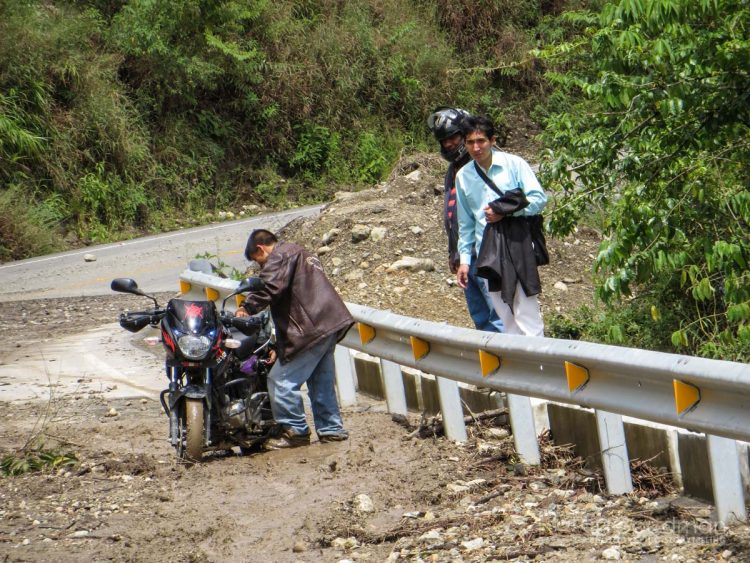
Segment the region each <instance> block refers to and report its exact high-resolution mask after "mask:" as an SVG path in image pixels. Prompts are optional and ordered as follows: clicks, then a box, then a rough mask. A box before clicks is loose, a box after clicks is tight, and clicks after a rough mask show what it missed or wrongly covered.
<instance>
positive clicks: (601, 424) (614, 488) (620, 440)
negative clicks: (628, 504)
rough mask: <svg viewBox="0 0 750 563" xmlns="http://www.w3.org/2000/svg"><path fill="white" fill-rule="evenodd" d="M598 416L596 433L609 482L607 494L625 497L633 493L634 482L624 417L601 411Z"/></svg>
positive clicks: (605, 477) (606, 479)
mask: <svg viewBox="0 0 750 563" xmlns="http://www.w3.org/2000/svg"><path fill="white" fill-rule="evenodd" d="M594 412H595V414H596V431H597V432H598V434H599V446H600V447H601V449H602V467H603V468H604V479H605V481H606V482H607V492H608V493H609V494H611V495H624V494H626V493H629V492H632V490H633V480H632V478H631V476H630V458H629V457H628V446H627V444H626V443H625V427H624V426H623V424H622V416H620V415H619V414H614V413H611V412H605V411H600V410H595V411H594Z"/></svg>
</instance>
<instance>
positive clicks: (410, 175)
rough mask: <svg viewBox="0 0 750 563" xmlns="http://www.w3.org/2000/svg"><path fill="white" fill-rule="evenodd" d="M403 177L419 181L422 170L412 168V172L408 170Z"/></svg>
mask: <svg viewBox="0 0 750 563" xmlns="http://www.w3.org/2000/svg"><path fill="white" fill-rule="evenodd" d="M405 177H406V179H407V180H410V181H411V182H419V180H421V179H422V171H421V170H413V171H412V172H409V173H408V174H407V175H406V176H405Z"/></svg>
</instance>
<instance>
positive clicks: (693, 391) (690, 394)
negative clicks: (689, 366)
mask: <svg viewBox="0 0 750 563" xmlns="http://www.w3.org/2000/svg"><path fill="white" fill-rule="evenodd" d="M672 385H673V387H674V405H675V408H676V409H677V415H678V416H680V415H683V414H685V413H686V412H688V411H690V410H692V409H693V408H695V406H696V405H697V404H698V403H700V401H701V390H700V389H698V388H697V387H696V386H695V385H693V384H691V383H685V382H684V381H680V380H678V379H673V380H672Z"/></svg>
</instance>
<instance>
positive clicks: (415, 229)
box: [409, 226, 424, 235]
mask: <svg viewBox="0 0 750 563" xmlns="http://www.w3.org/2000/svg"><path fill="white" fill-rule="evenodd" d="M409 230H410V231H411V232H412V233H414V234H415V235H421V234H422V233H423V232H424V231H423V230H422V227H417V226H413V227H409Z"/></svg>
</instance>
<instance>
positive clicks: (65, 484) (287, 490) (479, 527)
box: [0, 155, 750, 562]
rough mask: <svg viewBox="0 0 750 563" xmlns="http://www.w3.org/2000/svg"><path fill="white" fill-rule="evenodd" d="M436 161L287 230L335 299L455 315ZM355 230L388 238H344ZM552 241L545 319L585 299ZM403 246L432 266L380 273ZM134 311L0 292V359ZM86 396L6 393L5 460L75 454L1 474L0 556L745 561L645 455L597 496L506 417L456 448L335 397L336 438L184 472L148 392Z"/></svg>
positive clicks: (573, 263) (570, 252) (1, 416)
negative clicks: (344, 435)
mask: <svg viewBox="0 0 750 563" xmlns="http://www.w3.org/2000/svg"><path fill="white" fill-rule="evenodd" d="M443 169H444V167H443V163H442V162H441V161H440V160H439V159H436V158H434V157H431V156H425V155H415V156H414V157H412V158H405V159H404V160H403V161H402V163H401V165H400V166H399V168H397V170H396V171H395V172H394V175H393V177H392V178H391V179H390V180H389V182H387V183H384V184H383V185H381V186H379V187H378V188H375V189H372V190H367V191H364V192H360V193H358V194H341V195H339V196H338V197H337V198H336V200H335V201H334V202H332V204H330V205H329V206H328V208H327V209H326V210H325V211H324V212H323V213H322V215H321V217H320V218H319V219H317V220H307V221H298V222H296V223H294V224H292V225H291V226H290V227H289V228H288V229H286V231H285V233H284V236H285V238H287V239H291V240H295V241H298V242H302V243H304V244H305V245H306V246H308V247H309V248H312V249H316V250H317V251H319V253H320V255H321V258H322V260H323V262H324V264H325V266H326V269H327V271H328V272H329V275H330V276H331V278H332V280H333V281H334V283H335V284H336V286H337V287H338V289H339V291H340V292H341V293H342V295H343V296H344V297H345V299H347V300H348V301H352V302H356V303H361V304H365V305H370V306H373V307H377V308H381V309H390V310H392V311H395V312H398V313H402V314H407V315H415V316H419V317H421V318H426V319H431V320H435V321H445V322H448V323H451V324H456V325H460V326H470V319H469V317H468V315H467V313H466V310H465V304H464V302H463V296H462V294H461V292H460V290H459V289H458V288H457V287H455V285H454V284H453V283H452V278H453V276H452V275H451V274H450V272H448V270H447V265H446V264H445V262H446V260H445V238H444V234H443V232H442V229H441V227H440V222H439V217H440V209H441V202H442V193H441V192H440V186H441V184H442V181H441V173H442V171H443ZM414 171H418V172H419V174H412V176H411V177H408V178H407V174H410V173H413V172H414ZM355 225H364V226H365V227H368V228H370V229H372V228H375V227H380V228H382V229H385V232H384V233H383V231H382V230H381V231H380V234H381V235H383V236H382V238H380V239H379V240H375V239H374V238H373V237H372V236H370V237H367V238H365V239H362V240H357V241H355V240H354V237H353V236H352V234H353V230H354V227H355ZM334 229H338V232H337V233H335V234H334V235H333V236H332V237H328V238H326V243H325V244H324V242H323V238H324V236H325V235H328V234H330V233H331V231H332V230H334ZM548 242H549V247H550V254H551V257H552V264H550V266H548V267H546V268H544V269H542V279H543V283H544V290H543V291H544V293H543V295H542V297H541V302H542V308H543V312H544V314H545V315H551V314H554V313H562V314H565V313H569V312H572V311H573V310H575V308H576V307H578V306H580V305H581V304H591V303H593V297H592V296H593V283H592V279H591V273H590V270H591V262H592V260H593V257H594V255H595V253H596V250H597V246H598V244H599V235H598V233H597V232H596V231H595V230H593V229H581V230H580V231H579V232H578V233H576V234H574V235H573V236H571V237H569V238H567V239H565V240H550V241H548ZM404 256H413V257H416V258H424V259H430V260H432V261H433V263H434V266H435V267H434V269H432V270H428V271H425V272H423V273H420V272H414V271H404V270H391V271H389V266H390V265H391V264H392V263H393V262H394V261H395V260H397V259H398V258H400V257H404ZM161 297H168V296H167V295H163V296H161ZM142 305H143V301H142V300H141V299H138V298H134V297H129V296H104V297H97V298H86V299H66V300H55V299H51V300H39V301H27V302H11V303H0V332H2V334H3V335H4V338H3V339H2V340H0V365H2V363H4V362H6V361H10V360H9V359H10V358H18V357H22V356H31V355H33V354H34V353H35V352H36V349H37V346H38V344H39V343H43V342H44V341H46V340H50V339H54V338H55V337H56V336H58V335H59V334H61V333H64V334H75V333H76V332H82V331H84V330H86V329H88V328H91V327H92V326H99V325H101V324H104V323H111V322H113V321H114V320H115V319H116V318H117V313H118V312H119V311H120V310H122V309H125V308H131V309H134V308H138V307H140V306H142ZM160 376H161V374H158V373H155V374H154V377H160ZM3 383H4V384H12V382H3ZM86 396H87V397H88V398H84V395H83V394H82V393H80V394H79V393H76V392H73V393H71V394H68V395H66V396H61V397H55V396H52V397H50V399H49V400H47V401H43V402H13V403H3V404H2V409H0V421H1V423H0V456H6V455H14V456H19V455H20V453H21V450H22V448H23V446H24V445H25V444H27V443H29V444H30V446H32V445H34V444H36V443H37V442H36V441H35V439H40V440H43V442H44V444H45V447H47V448H50V449H53V450H54V451H55V452H57V453H61V452H70V453H72V454H74V455H75V457H76V461H75V463H73V464H72V465H70V466H64V467H57V468H49V467H47V468H46V469H44V470H43V471H41V472H36V473H29V474H25V475H20V476H15V477H0V561H144V562H156V561H258V562H266V561H278V562H286V561H290V562H295V561H300V562H313V561H343V560H347V561H385V560H407V561H498V560H499V561H504V560H522V561H523V560H538V561H556V560H564V561H584V560H586V561H593V560H600V559H615V560H616V559H630V560H643V561H665V560H666V561H696V562H697V561H706V560H719V561H721V560H742V561H744V560H750V549H749V547H750V543H749V542H750V534H749V533H748V528H747V527H746V526H739V527H734V528H730V529H720V528H719V527H717V526H716V525H715V524H714V523H712V521H711V518H710V515H711V507H709V506H707V505H703V504H700V503H696V502H691V501H688V500H685V499H679V498H678V497H676V496H675V495H674V494H673V491H671V490H670V489H669V487H668V482H669V479H668V476H667V475H664V474H663V472H661V471H660V470H659V469H658V468H649V469H648V470H646V469H644V470H643V471H642V473H641V474H639V475H638V485H639V489H638V490H637V491H636V493H634V494H632V495H628V496H624V497H608V496H607V495H606V494H604V493H603V492H602V490H601V487H602V480H601V476H599V475H596V474H594V473H591V472H589V471H587V470H586V469H585V468H584V467H583V464H582V462H581V460H576V459H575V458H572V456H571V454H570V451H569V449H567V448H564V447H559V446H552V445H551V442H550V441H549V440H545V441H544V443H543V452H544V454H543V458H544V462H543V465H542V466H541V467H540V468H528V467H525V466H523V465H520V464H519V463H518V460H517V458H516V456H515V454H514V452H513V447H512V437H510V436H509V428H508V427H507V426H506V425H505V418H504V417H503V416H498V417H494V418H489V419H487V420H484V421H482V422H481V424H472V425H470V428H469V432H470V439H469V441H468V442H467V443H466V444H464V445H458V444H453V443H451V442H449V441H447V440H446V439H445V438H443V437H441V436H439V435H438V436H431V435H429V432H426V433H425V434H426V437H419V436H418V435H415V434H414V428H415V425H418V424H419V422H420V420H419V415H418V413H414V414H413V415H412V416H411V417H410V420H409V423H410V424H411V426H409V427H405V426H404V425H403V424H399V423H397V422H394V421H392V420H391V418H390V416H389V415H388V414H387V413H385V412H384V404H383V403H379V402H374V401H371V400H368V399H367V398H365V397H360V403H359V404H358V405H357V406H356V407H353V408H348V409H345V410H344V419H345V425H346V426H347V428H348V429H349V431H350V433H351V439H350V440H349V441H348V442H344V443H333V444H319V443H317V442H314V443H313V444H312V445H310V446H309V447H305V448H301V449H297V450H292V451H287V452H269V453H262V454H256V455H251V456H245V457H242V456H239V455H237V452H234V453H231V454H226V455H212V456H210V457H209V458H207V459H206V461H205V462H204V463H202V464H200V465H197V466H193V467H187V466H185V465H183V464H181V463H178V462H177V461H176V460H175V458H174V455H173V452H172V451H171V448H170V446H169V444H168V442H167V440H166V433H167V418H166V416H165V415H164V413H163V412H162V411H161V407H160V406H159V404H158V401H155V400H151V399H140V398H133V399H122V400H109V399H107V398H106V396H104V395H101V394H96V393H91V392H88V393H87V395H86Z"/></svg>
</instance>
